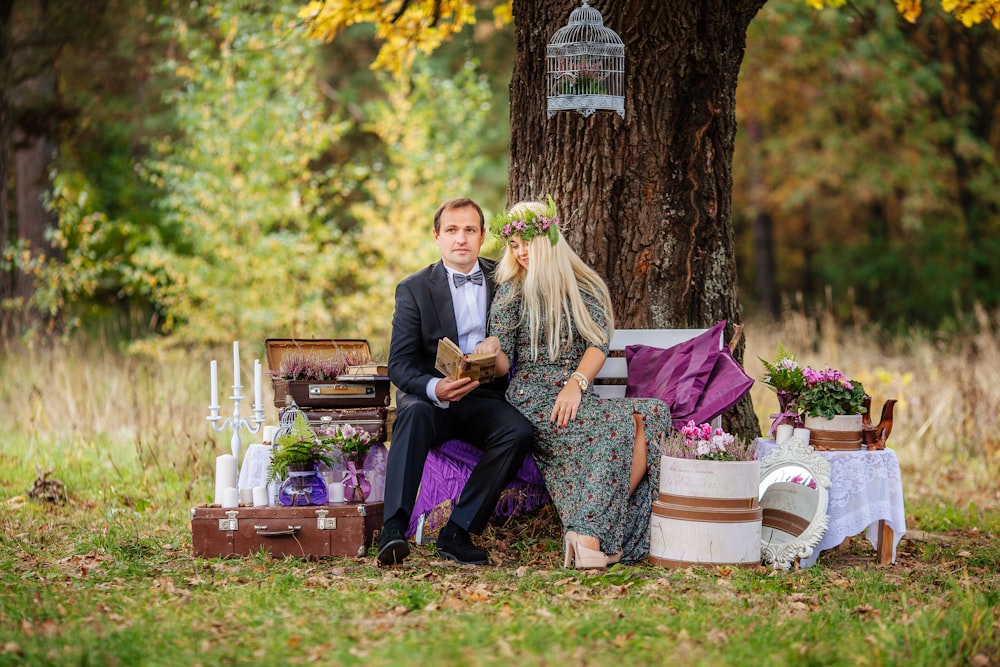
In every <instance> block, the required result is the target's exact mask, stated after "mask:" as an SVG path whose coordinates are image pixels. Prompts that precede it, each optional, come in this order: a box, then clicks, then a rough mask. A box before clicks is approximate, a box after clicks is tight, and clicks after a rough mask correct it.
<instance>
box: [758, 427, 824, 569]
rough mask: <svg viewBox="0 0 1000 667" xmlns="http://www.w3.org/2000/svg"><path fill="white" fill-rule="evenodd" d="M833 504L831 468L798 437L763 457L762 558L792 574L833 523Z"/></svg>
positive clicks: (761, 476)
mask: <svg viewBox="0 0 1000 667" xmlns="http://www.w3.org/2000/svg"><path fill="white" fill-rule="evenodd" d="M829 500H830V464H829V463H828V462H827V461H826V459H824V458H823V457H822V456H820V455H819V454H817V453H816V451H815V450H814V449H812V448H811V447H810V446H809V445H806V444H805V443H803V442H802V441H801V440H799V439H798V438H794V437H793V438H789V439H788V440H786V441H785V442H783V443H782V444H781V445H779V446H778V447H777V448H776V449H775V450H774V451H772V452H771V453H770V454H768V455H767V456H765V457H764V458H763V459H761V462H760V507H761V509H762V510H763V520H762V526H761V535H760V545H761V558H762V560H763V561H764V562H766V563H771V564H772V565H773V566H774V567H775V568H780V569H782V570H787V569H789V568H790V567H791V566H792V564H793V563H794V562H795V561H796V559H798V558H808V557H809V556H811V555H812V552H813V548H814V547H815V546H816V545H817V544H819V542H820V540H822V539H823V535H824V534H825V533H826V529H827V526H828V525H829V523H830V517H829V516H828V515H827V513H826V509H827V506H828V503H829Z"/></svg>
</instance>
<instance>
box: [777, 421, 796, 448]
mask: <svg viewBox="0 0 1000 667" xmlns="http://www.w3.org/2000/svg"><path fill="white" fill-rule="evenodd" d="M794 431H795V427H794V426H792V425H791V424H778V428H777V430H776V431H775V433H774V442H775V444H778V445H780V444H781V443H783V442H784V441H785V440H788V439H789V438H790V437H792V433H793V432H794Z"/></svg>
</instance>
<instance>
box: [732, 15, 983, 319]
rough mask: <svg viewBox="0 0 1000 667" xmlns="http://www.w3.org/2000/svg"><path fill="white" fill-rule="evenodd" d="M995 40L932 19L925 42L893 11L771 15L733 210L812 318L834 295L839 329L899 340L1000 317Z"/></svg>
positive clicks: (759, 32) (755, 27)
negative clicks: (768, 223) (906, 333)
mask: <svg viewBox="0 0 1000 667" xmlns="http://www.w3.org/2000/svg"><path fill="white" fill-rule="evenodd" d="M996 34H997V33H996V31H995V30H994V29H993V28H992V27H990V26H986V25H982V26H977V27H974V28H972V29H966V28H964V27H962V26H961V25H959V24H956V23H954V22H953V21H952V20H950V19H949V18H948V17H944V16H942V14H941V10H940V8H937V7H932V6H926V7H925V8H924V14H923V15H922V16H921V17H920V19H919V21H918V22H917V24H916V25H915V26H914V25H908V24H906V23H904V22H901V21H900V19H899V17H898V15H897V14H896V12H895V10H894V8H893V7H892V5H891V3H876V4H871V5H866V6H864V7H863V8H855V9H854V10H844V11H838V12H824V13H820V14H817V13H814V12H813V11H812V10H810V9H808V8H807V7H804V6H796V5H793V4H781V5H774V4H769V5H768V6H766V7H765V8H763V9H762V10H761V12H760V14H759V15H758V17H757V18H756V19H755V20H754V22H753V23H751V26H750V31H749V34H748V48H747V58H746V60H745V62H744V64H743V68H742V71H741V75H740V86H739V89H738V91H737V92H738V114H739V122H740V133H739V135H738V138H737V148H736V153H735V156H734V177H735V187H734V210H735V211H745V212H746V215H747V216H748V218H749V217H751V216H754V215H755V214H757V213H758V212H765V213H767V215H768V216H769V217H770V219H771V220H772V221H773V226H774V232H773V239H774V257H775V258H776V260H777V266H776V269H777V273H776V276H775V278H776V280H777V282H778V285H779V287H780V289H781V290H782V291H783V292H785V293H788V294H791V293H798V294H801V296H802V297H803V298H804V301H805V302H806V303H807V304H812V303H815V302H817V301H820V300H822V299H823V297H824V290H826V289H827V288H829V289H830V291H831V292H832V294H833V295H834V297H835V299H834V304H835V305H838V309H837V311H836V314H837V315H839V316H841V317H843V318H847V317H857V316H858V313H859V312H860V313H861V314H862V317H863V318H864V317H867V318H871V319H873V320H877V321H880V322H883V323H889V324H892V325H897V326H900V327H905V326H910V325H912V324H914V323H917V324H921V325H926V326H930V327H934V326H937V325H939V324H940V323H941V322H942V321H943V320H945V319H947V318H949V317H951V316H953V315H954V314H955V311H956V306H957V310H959V311H960V312H961V311H965V310H967V309H969V308H970V306H971V304H972V303H974V302H976V301H979V302H980V303H983V304H984V305H986V306H987V307H988V308H992V307H994V306H995V305H996V304H997V303H998V299H1000V296H998V295H997V293H996V290H992V292H990V290H989V289H988V288H986V286H987V285H990V284H993V283H995V282H996V276H997V275H998V274H1000V253H998V252H997V251H998V250H1000V248H998V247H997V243H998V242H997V240H996V239H998V238H1000V227H998V225H1000V190H998V189H997V188H996V187H995V183H997V182H1000V164H998V162H997V158H996V156H997V154H998V153H997V151H998V149H1000V143H998V141H997V137H998V136H1000V134H998V133H997V130H998V127H1000V125H998V122H1000V121H998V120H997V117H996V115H995V114H993V113H991V112H986V110H987V109H988V108H995V106H996V104H997V103H1000V98H998V96H997V91H996V90H995V88H994V87H990V86H985V87H984V86H983V85H982V81H983V80H984V77H985V78H989V76H990V75H987V74H986V72H987V71H989V72H992V73H993V74H992V76H993V78H995V75H996V73H997V69H996V67H997V64H998V63H1000V43H998V40H997V38H996ZM968 53H977V54H979V55H978V56H976V57H975V58H967V57H966V56H965V55H964V54H968ZM989 183H992V184H993V185H988V184H989ZM746 248H747V250H749V245H747V246H746ZM744 262H745V264H746V265H748V266H749V265H750V258H749V257H746V258H745V259H744ZM755 268H758V269H760V268H763V267H755ZM752 273H753V271H748V272H744V274H743V275H744V277H746V278H752ZM987 292H990V293H987Z"/></svg>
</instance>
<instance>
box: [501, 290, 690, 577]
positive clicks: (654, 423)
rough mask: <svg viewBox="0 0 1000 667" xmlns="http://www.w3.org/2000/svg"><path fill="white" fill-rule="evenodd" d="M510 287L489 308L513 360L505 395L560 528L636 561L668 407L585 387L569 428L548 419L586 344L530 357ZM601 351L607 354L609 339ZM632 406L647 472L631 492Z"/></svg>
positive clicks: (598, 312)
mask: <svg viewBox="0 0 1000 667" xmlns="http://www.w3.org/2000/svg"><path fill="white" fill-rule="evenodd" d="M511 289H512V283H510V282H508V283H504V284H503V285H501V286H500V287H499V289H498V292H497V296H496V298H495V299H494V301H493V309H492V311H491V312H490V333H491V334H492V335H494V336H497V337H498V338H499V339H500V347H501V349H502V350H503V351H504V353H505V354H506V355H507V356H508V357H509V358H510V359H511V361H512V363H513V364H515V369H514V376H513V378H512V379H511V383H510V387H509V388H508V390H507V400H508V401H509V402H510V404H511V405H513V406H514V407H515V408H517V409H518V410H519V411H520V412H521V413H522V414H524V416H525V417H527V418H528V420H529V421H531V423H532V425H533V426H534V429H535V438H536V444H537V449H538V451H537V453H536V454H535V461H536V463H537V464H538V469H539V470H540V471H541V473H542V476H543V477H544V478H545V486H546V488H547V489H548V491H549V494H550V495H551V496H552V500H553V501H554V502H555V506H556V509H557V510H558V512H559V518H560V519H561V520H562V523H563V527H564V528H565V529H566V530H575V531H576V532H578V533H580V534H581V535H591V536H594V537H597V538H598V539H599V540H600V542H601V550H602V551H604V552H605V553H608V554H614V553H618V552H619V551H621V552H623V553H622V562H623V563H634V562H636V561H639V560H641V559H642V558H644V557H645V556H646V555H648V553H649V518H650V510H651V509H652V503H653V500H654V499H655V498H656V496H657V494H658V492H659V483H660V450H659V448H658V447H657V444H656V443H658V442H659V441H660V437H661V436H662V435H664V434H666V433H668V432H669V428H670V415H669V410H668V408H667V405H666V404H665V403H663V402H662V401H660V400H658V399H645V398H603V399H602V398H599V397H598V396H597V395H596V394H595V393H594V391H593V389H591V388H588V389H587V391H586V392H584V394H583V397H582V402H581V404H580V408H579V410H578V411H577V415H576V420H574V421H572V422H570V424H569V425H568V426H567V427H565V428H562V427H559V426H557V425H555V424H553V423H552V422H550V421H549V416H550V415H551V414H552V407H553V406H554V404H555V400H556V396H557V395H558V394H559V391H560V390H561V389H562V388H563V384H564V383H565V382H566V381H567V379H568V378H569V377H570V374H572V373H573V371H575V370H576V368H577V365H578V364H579V363H580V359H581V358H582V357H583V353H584V352H585V351H586V349H587V347H588V346H589V343H587V342H586V341H584V340H583V339H582V337H581V336H579V335H575V336H574V338H573V345H572V347H570V348H569V349H564V350H563V352H562V354H561V355H560V357H559V359H558V360H557V361H551V360H549V358H548V354H547V353H546V352H545V351H544V350H540V351H539V358H538V360H537V361H532V360H531V359H530V350H531V343H530V339H529V337H528V332H527V325H526V324H525V325H523V326H518V321H519V319H520V309H521V301H520V299H519V298H514V299H510V300H508V299H507V298H506V297H507V295H508V294H509V293H510V291H511ZM584 302H585V303H586V304H587V308H588V309H589V311H590V314H591V316H592V317H593V318H594V321H595V322H597V323H598V324H599V325H600V326H602V327H603V328H604V329H605V331H607V329H608V322H607V316H606V314H605V313H604V312H603V309H601V308H600V307H599V305H598V304H597V303H596V302H595V301H593V300H592V299H589V298H588V297H586V296H585V297H584ZM564 340H565V338H564ZM601 351H602V352H603V353H604V354H605V355H607V354H608V347H607V345H605V346H603V348H602V349H601ZM634 412H638V413H641V414H642V415H643V419H644V420H645V422H644V430H645V433H646V441H647V443H648V446H649V453H648V456H647V473H648V474H647V475H646V477H645V478H644V479H643V480H642V482H641V483H640V484H639V486H638V487H637V488H636V490H635V493H633V494H631V496H630V495H629V492H628V487H629V473H630V472H631V470H632V449H633V445H634V442H635V421H634V420H633V418H632V414H633V413H634Z"/></svg>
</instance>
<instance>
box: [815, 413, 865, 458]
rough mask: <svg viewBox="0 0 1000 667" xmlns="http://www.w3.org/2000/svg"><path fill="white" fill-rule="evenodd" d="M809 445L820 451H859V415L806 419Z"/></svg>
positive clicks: (860, 439)
mask: <svg viewBox="0 0 1000 667" xmlns="http://www.w3.org/2000/svg"><path fill="white" fill-rule="evenodd" d="M805 427H806V428H807V429H809V444H810V445H811V446H812V448H813V449H818V450H820V451H840V450H843V451H854V450H858V449H861V442H862V437H861V415H836V416H834V417H833V419H826V418H825V417H806V419H805Z"/></svg>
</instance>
